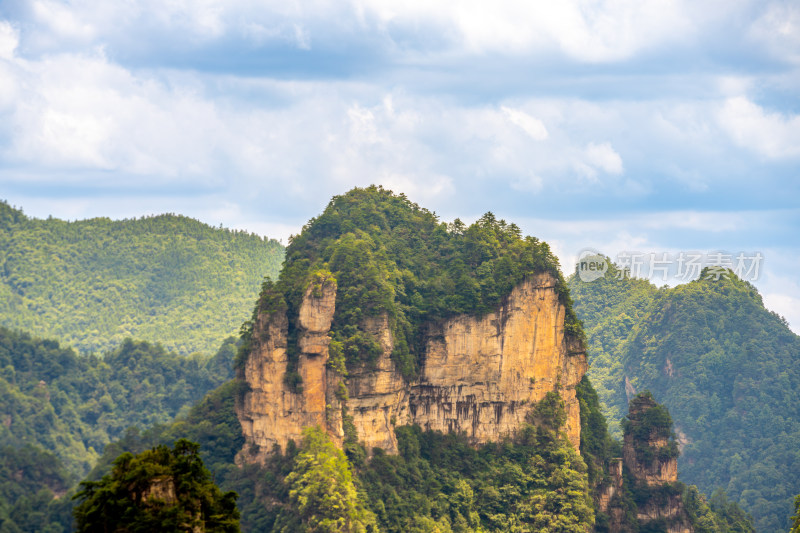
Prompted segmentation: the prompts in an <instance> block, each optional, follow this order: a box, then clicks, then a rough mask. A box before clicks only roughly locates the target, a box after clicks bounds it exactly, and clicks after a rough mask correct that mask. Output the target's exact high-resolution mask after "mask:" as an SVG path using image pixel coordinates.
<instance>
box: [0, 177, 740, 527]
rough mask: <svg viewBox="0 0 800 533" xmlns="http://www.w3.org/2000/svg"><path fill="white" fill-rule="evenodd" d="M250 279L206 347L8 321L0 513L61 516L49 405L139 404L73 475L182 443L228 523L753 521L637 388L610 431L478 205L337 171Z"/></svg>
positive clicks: (563, 315)
mask: <svg viewBox="0 0 800 533" xmlns="http://www.w3.org/2000/svg"><path fill="white" fill-rule="evenodd" d="M256 296H257V301H256V306H255V309H254V310H253V313H252V315H251V319H250V320H249V321H246V322H245V323H244V325H243V327H242V328H241V329H240V331H241V338H240V340H239V341H238V342H236V344H238V351H235V350H234V349H233V343H234V341H233V340H230V341H228V342H226V343H225V344H224V346H223V348H222V349H221V350H220V352H219V353H218V354H217V356H215V357H214V358H212V359H207V358H203V357H202V356H190V357H180V356H177V355H174V354H171V353H170V352H167V351H165V350H164V349H163V348H161V347H159V346H158V345H152V344H149V343H141V342H135V341H132V340H128V341H125V342H124V343H123V344H122V346H120V348H119V349H118V350H117V351H112V352H109V353H108V354H106V355H105V356H104V357H103V358H102V359H100V358H97V357H95V356H83V355H80V356H79V355H77V354H75V353H74V352H72V351H71V350H66V351H64V350H63V349H61V348H60V347H59V346H58V344H57V343H52V342H49V341H37V340H35V339H30V338H28V337H24V335H23V334H19V333H13V332H10V335H9V338H10V339H11V346H12V349H10V350H9V355H8V356H7V358H6V360H8V361H10V362H9V363H8V364H5V367H4V369H5V370H4V372H5V376H6V377H4V378H3V379H5V380H6V382H7V383H8V384H9V386H8V390H9V391H12V394H10V395H9V397H13V398H16V397H23V398H28V400H26V401H28V403H29V404H30V406H29V408H27V411H24V412H25V413H28V414H30V415H33V414H34V411H36V410H37V409H38V410H39V411H41V412H42V413H43V414H44V416H43V417H39V418H37V417H35V416H31V417H30V418H31V420H33V421H34V422H35V425H34V427H30V426H26V425H25V424H24V423H22V422H24V421H25V420H26V418H25V417H21V421H20V424H16V419H15V420H12V421H11V423H10V424H8V426H7V428H6V429H7V430H8V431H7V432H6V434H4V435H7V438H8V446H7V449H9V450H11V451H12V452H13V454H9V456H10V457H11V456H13V458H12V459H13V460H12V461H10V462H7V463H8V464H4V463H0V468H3V469H4V470H3V472H10V473H11V475H10V476H9V478H8V479H7V482H6V483H4V484H3V485H2V486H1V487H0V496H2V497H3V498H4V499H2V498H0V521H2V524H0V529H2V528H5V527H6V524H11V526H9V528H8V529H12V530H13V529H14V527H16V528H17V529H23V530H26V529H27V530H45V529H46V530H49V531H52V532H56V531H69V530H70V525H69V519H68V517H67V515H68V513H69V510H70V507H71V506H70V503H69V500H68V499H67V498H66V496H67V495H68V494H69V493H70V492H69V491H70V489H68V488H66V489H65V487H68V486H71V485H70V484H71V483H72V481H71V480H70V479H67V478H65V477H64V476H69V475H70V472H69V471H66V470H65V469H64V468H61V469H59V468H58V467H59V465H60V464H59V462H58V461H55V462H53V461H52V459H53V458H55V459H58V460H60V461H62V463H61V465H62V466H63V464H66V460H68V459H70V457H71V455H70V453H64V454H63V457H62V456H59V455H55V456H54V455H53V454H49V452H47V451H46V450H45V449H43V448H45V447H49V446H52V447H53V451H54V452H56V454H58V453H59V451H60V450H61V444H62V443H61V442H60V441H59V440H58V436H59V434H60V433H63V434H65V435H66V434H67V433H66V432H67V431H69V430H70V427H67V426H69V424H62V425H61V426H59V427H58V428H55V427H54V426H53V424H57V423H59V421H62V422H63V421H64V420H66V419H69V420H70V421H72V422H74V423H75V425H76V427H78V428H83V429H86V430H87V431H88V433H87V434H88V435H89V436H92V435H91V430H102V431H106V433H107V434H108V435H111V431H114V432H117V434H119V433H118V432H119V431H121V430H122V427H123V422H126V423H128V422H130V423H133V424H138V425H142V424H146V423H149V422H153V423H155V425H153V426H151V427H150V428H149V429H146V430H144V431H141V430H139V429H137V428H135V427H134V428H132V429H129V430H125V431H124V432H122V433H121V437H120V438H119V439H118V440H117V441H115V442H111V443H109V444H108V445H106V446H105V448H104V450H103V455H102V457H100V459H99V460H98V461H97V464H96V466H95V468H94V469H93V470H92V472H91V473H90V474H89V480H95V481H96V480H101V479H102V478H103V476H104V475H106V474H108V473H109V471H110V469H111V465H112V464H114V462H115V461H116V463H117V464H120V461H123V462H124V461H125V460H127V459H125V458H130V457H131V456H127V455H125V453H126V452H131V453H134V454H139V453H141V452H144V451H146V450H148V449H154V448H155V449H156V453H158V450H159V449H160V450H164V449H165V448H158V446H159V445H162V444H163V445H170V446H171V445H172V443H173V442H175V441H176V440H179V439H183V438H186V439H189V440H190V441H194V442H197V443H199V445H200V448H199V453H200V456H201V458H202V461H203V463H204V464H205V465H207V466H208V468H209V470H210V471H211V473H212V479H213V481H214V482H215V483H218V484H219V485H220V487H221V488H222V490H224V491H236V492H237V493H238V495H239V498H238V505H239V508H240V509H241V525H242V528H243V529H244V530H245V531H275V532H295V531H319V530H331V531H359V532H362V531H363V532H365V533H366V532H370V531H372V532H376V531H388V532H398V533H399V532H433V531H441V532H478V531H492V532H498V533H499V532H506V531H519V532H529V531H559V532H575V533H579V532H581V533H583V532H587V531H590V530H592V529H594V530H596V531H598V532H608V531H620V532H629V533H635V532H639V531H642V532H643V531H670V532H675V533H678V532H680V533H691V532H696V533H711V532H712V531H714V532H718V533H727V532H729V531H730V532H732V531H737V532H742V533H750V532H751V531H752V528H751V527H750V526H749V521H748V518H747V516H746V515H744V514H743V513H742V512H741V511H740V510H739V509H738V507H736V505H735V504H732V503H731V502H729V501H727V499H726V498H725V495H724V494H721V493H720V494H716V495H715V498H711V499H706V498H705V497H704V496H703V495H702V494H700V493H699V492H698V491H697V489H696V488H693V487H686V486H684V485H683V484H682V483H680V482H679V481H677V469H676V467H675V465H676V454H677V452H678V447H677V441H676V439H675V434H674V433H673V431H672V422H671V419H670V418H669V415H668V413H667V411H666V409H664V408H663V407H661V406H659V405H658V404H656V403H655V401H654V400H653V399H652V396H649V395H645V396H642V395H639V396H637V397H636V398H644V399H643V400H637V399H636V398H635V399H634V402H633V403H632V404H631V406H632V407H631V411H630V413H629V417H628V419H627V420H628V421H629V422H630V423H629V424H627V425H626V429H625V442H624V443H622V442H619V441H615V440H613V439H612V438H611V436H610V435H609V433H608V430H607V424H606V421H605V418H604V417H603V415H602V413H601V410H600V402H599V399H598V396H597V394H596V392H595V391H594V389H593V388H592V385H591V383H590V382H589V380H588V378H587V377H586V376H585V375H584V372H585V370H586V356H585V353H584V352H585V350H584V346H585V343H584V336H583V332H582V329H581V324H580V322H579V321H578V320H577V317H576V315H575V313H574V311H573V309H572V303H571V300H570V296H569V292H568V288H567V285H566V283H565V281H564V280H563V278H562V276H561V273H560V271H559V268H558V263H557V261H556V259H555V257H554V256H553V255H552V253H551V252H550V250H549V248H548V246H547V245H546V244H545V243H543V242H541V241H539V240H537V239H535V238H533V237H523V236H522V235H521V232H520V231H519V229H518V228H517V227H516V226H515V225H513V224H508V223H506V222H505V221H503V220H497V219H496V218H495V217H494V216H493V215H492V214H491V213H487V214H486V215H484V216H483V217H481V218H480V219H479V220H477V221H476V222H475V223H474V224H472V225H470V226H466V225H464V224H462V223H461V222H460V221H458V220H456V221H454V222H453V223H451V224H445V223H443V222H440V221H439V220H438V218H437V217H436V215H434V214H433V213H431V212H429V211H427V210H425V209H423V208H421V207H419V206H417V205H416V204H413V203H412V202H410V201H408V199H407V198H405V197H404V196H403V195H395V194H393V193H391V192H390V191H387V190H384V189H382V188H379V187H368V188H365V189H354V190H352V191H350V192H348V193H347V194H344V195H342V196H337V197H334V198H333V200H332V201H331V202H330V204H329V205H328V207H327V208H326V209H325V211H324V212H323V213H322V214H321V215H320V216H319V217H316V218H314V219H312V220H311V221H310V222H309V223H308V224H307V225H306V226H305V227H304V228H303V231H302V232H301V233H300V235H298V236H296V237H294V238H293V239H292V241H291V243H290V246H289V248H288V250H287V254H286V261H285V262H284V265H283V268H282V270H281V273H280V275H279V277H278V278H277V279H275V280H271V279H267V280H265V281H264V282H263V283H262V286H261V291H260V293H259V294H258V295H256V294H253V297H254V299H255V297H256ZM28 352H30V353H28ZM234 352H236V353H235V355H234ZM15 354H16V355H15ZM234 367H235V369H236V378H235V379H232V380H230V381H227V382H225V383H222V384H221V385H219V386H218V387H217V388H216V389H214V390H213V391H211V392H209V393H208V394H206V395H205V396H204V397H203V398H202V399H201V400H200V401H196V403H194V405H192V406H191V407H189V402H192V401H193V400H194V399H195V398H198V397H199V396H198V394H202V392H201V390H202V389H204V388H207V387H211V386H214V385H215V384H217V383H221V380H222V379H225V377H227V376H229V375H230V372H231V370H232V369H233V368H234ZM17 369H20V371H19V372H18V370H17ZM82 374H83V375H86V376H87V377H86V378H84V379H80V378H76V376H80V375H82ZM42 383H43V384H44V385H42ZM84 383H85V385H86V387H85V388H81V385H82V384H84ZM14 387H16V388H17V389H18V393H16V392H14V391H16V389H14ZM166 387H170V388H169V389H167V390H165V388H166ZM37 401H38V402H39V403H38V404H35V405H34V403H35V402H37ZM637 401H638V403H637ZM22 403H24V402H22ZM11 408H14V405H12V406H11ZM176 412H177V416H176V417H175V418H174V419H173V420H172V421H171V422H170V421H169V419H170V418H171V417H172V416H173V415H175V414H176ZM82 417H83V418H82ZM86 417H88V418H86ZM112 422H113V423H112ZM48 424H50V425H48ZM18 426H19V427H18ZM26 428H28V429H27V430H26V431H23V432H22V435H23V437H24V438H18V434H17V433H15V432H14V431H16V430H17V429H19V430H25V429H26ZM40 428H42V429H44V430H45V431H43V432H42V438H44V437H45V436H49V438H50V440H49V441H47V443H45V444H42V443H39V441H38V440H37V439H39V438H40V435H39V434H38V433H37V430H39V429H40ZM71 439H72V440H71V442H73V443H74V446H73V447H72V448H70V447H69V446H68V447H67V449H68V450H75V449H77V450H78V451H79V450H80V446H81V445H83V446H84V447H86V441H85V435H84V434H83V433H81V431H76V432H75V434H73V435H72V436H71ZM31 441H32V442H33V443H32V444H29V442H31ZM87 449H88V448H87ZM193 449H194V448H193ZM37 454H38V455H37ZM145 456H147V454H145ZM120 457H121V458H122V459H120ZM37 460H41V461H42V468H40V469H38V470H37V469H36V468H32V463H33V462H34V461H37ZM48 465H49V466H48ZM79 466H80V465H79ZM51 467H52V468H51ZM28 472H29V473H30V476H31V479H27V478H26V473H28ZM107 479H110V478H107ZM148 479H151V478H148ZM159 483H160V481H159ZM23 486H25V487H31V488H33V487H39V490H38V492H37V493H36V496H35V497H31V496H30V495H23V493H22V489H21V487H23ZM84 486H98V485H96V484H91V483H90V484H89V485H84ZM126 494H132V493H126ZM123 496H124V494H123ZM126 497H127V496H126ZM37 498H38V499H37ZM123 507H125V505H124V502H123ZM84 511H85V509H84ZM81 512H83V511H79V514H80V513H81ZM12 526H13V527H12Z"/></svg>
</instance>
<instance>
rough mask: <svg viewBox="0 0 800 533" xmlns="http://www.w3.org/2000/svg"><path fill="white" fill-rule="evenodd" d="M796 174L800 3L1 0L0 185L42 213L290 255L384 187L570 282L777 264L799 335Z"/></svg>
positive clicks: (773, 279) (775, 302) (776, 299)
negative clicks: (534, 240)
mask: <svg viewBox="0 0 800 533" xmlns="http://www.w3.org/2000/svg"><path fill="white" fill-rule="evenodd" d="M799 171H800V3H798V2H796V1H788V2H781V1H765V0H759V1H747V0H742V1H739V0H725V1H721V0H703V1H699V2H698V1H697V0H685V1H684V0H652V1H648V0H607V1H603V0H562V1H559V2H552V1H538V0H527V1H503V0H495V1H493V2H486V1H480V2H479V1H476V0H464V1H458V2H452V1H432V0H425V1H422V0H406V1H403V2H385V1H381V0H354V1H347V0H339V1H337V2H325V1H317V0H307V1H304V2H293V1H291V0H281V1H271V0H266V1H265V0H258V1H256V0H191V1H190V0H166V1H165V0H160V1H158V2H156V1H154V0H127V1H125V2H122V1H111V2H109V1H107V0H106V1H100V0H72V1H54V0H0V199H4V200H6V201H8V202H9V203H10V204H12V205H14V206H17V207H21V208H22V209H23V210H24V211H25V213H26V214H28V215H30V216H36V217H47V216H51V215H52V216H54V217H57V218H62V219H68V220H75V219H83V218H89V217H95V216H106V217H111V218H130V217H138V216H143V215H148V214H158V213H165V212H171V213H180V214H184V215H187V216H191V217H194V218H197V219H200V220H202V221H204V222H207V223H209V224H212V225H215V226H218V225H220V224H222V225H223V226H225V227H229V228H237V229H245V230H248V231H252V232H255V233H259V234H262V235H266V236H269V237H274V238H277V239H280V240H282V242H284V243H286V242H287V240H288V237H289V235H291V234H296V233H298V232H299V231H300V229H301V228H302V226H303V224H304V223H305V222H306V221H307V220H308V219H310V218H311V217H313V216H315V215H317V214H318V213H319V212H321V211H322V209H324V207H325V205H326V204H327V203H328V202H329V200H330V198H331V197H332V196H333V195H336V194H342V193H344V192H346V191H347V190H349V189H351V188H352V187H355V186H366V185H369V184H380V185H383V186H384V187H386V188H389V189H391V190H393V191H395V192H398V193H399V192H404V193H405V194H406V195H407V196H408V197H409V198H410V199H412V200H413V201H415V202H417V203H419V204H420V205H422V206H423V207H426V208H428V209H430V210H432V211H435V212H436V213H437V214H438V215H439V216H440V217H441V219H442V220H444V221H450V220H453V219H454V218H456V217H459V218H461V219H462V220H464V221H472V220H475V219H476V218H478V217H479V216H480V215H481V214H483V213H485V212H487V211H492V212H493V213H495V215H496V216H497V217H498V218H504V219H506V220H507V221H509V222H515V223H517V224H518V225H519V226H520V227H521V228H522V230H523V232H524V233H526V234H529V235H534V236H536V237H539V238H541V239H543V240H545V241H547V242H548V243H550V245H551V246H552V248H553V250H554V251H555V252H556V254H557V255H558V256H559V258H560V259H561V263H562V267H564V270H565V271H566V272H567V273H568V272H570V271H572V268H573V266H572V265H573V264H574V261H575V259H576V258H577V257H578V256H579V254H581V252H582V251H583V250H585V249H593V250H597V251H600V252H602V253H604V254H607V255H609V256H610V257H612V259H614V258H617V257H620V254H621V256H622V257H628V256H630V255H631V254H633V255H636V254H642V255H643V256H645V257H649V255H647V254H656V257H660V258H662V259H663V258H667V259H669V260H671V261H673V263H674V261H675V259H676V258H677V257H679V256H680V254H681V252H684V253H687V254H688V253H696V254H702V255H703V257H708V256H711V255H712V254H714V253H720V252H722V253H724V255H725V256H730V257H732V258H734V260H735V257H737V256H739V255H743V256H744V257H746V258H754V257H756V256H757V255H758V254H760V255H759V256H760V257H761V258H763V260H759V261H758V267H759V271H758V273H757V275H755V273H753V274H751V277H752V279H751V280H750V281H752V283H753V284H754V285H755V286H756V287H757V288H758V289H759V291H760V292H761V293H762V295H763V296H764V300H765V302H766V305H767V307H768V308H770V309H771V310H773V311H775V312H777V313H779V314H781V315H782V316H784V317H785V318H786V319H787V320H788V322H789V323H790V325H791V326H792V328H793V329H794V330H795V331H796V332H798V331H800V273H799V272H798V270H799V269H800V237H798V230H800V172H799ZM626 253H627V254H628V255H627V256H626ZM664 254H667V255H666V256H665V255H664ZM674 266H675V265H674V264H673V267H674ZM673 274H674V272H672V271H671V274H670V276H668V279H664V278H663V277H662V278H661V280H658V281H657V283H658V284H663V283H667V284H672V285H674V284H675V283H678V282H680V280H679V279H677V277H676V276H675V275H673Z"/></svg>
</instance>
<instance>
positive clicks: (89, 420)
mask: <svg viewBox="0 0 800 533" xmlns="http://www.w3.org/2000/svg"><path fill="white" fill-rule="evenodd" d="M235 353H236V345H235V340H234V339H233V338H229V339H228V340H227V341H225V342H224V343H223V344H222V346H221V348H220V349H219V351H218V352H217V353H216V355H214V356H213V357H212V356H203V355H199V354H195V355H191V356H181V355H178V354H176V353H171V352H167V351H166V350H165V349H164V348H163V347H161V346H160V345H153V344H149V343H146V342H134V341H131V340H130V339H127V340H125V341H123V343H122V345H120V346H119V347H118V348H117V349H116V350H113V351H111V352H108V353H107V354H105V356H104V357H102V358H100V357H96V356H93V355H92V356H84V355H78V354H76V353H75V352H74V351H73V350H72V349H68V348H62V347H60V346H59V344H58V343H57V342H55V341H50V340H40V339H35V338H32V337H30V336H29V335H27V334H22V333H16V332H12V331H9V330H7V329H5V328H2V327H0V416H2V419H0V457H1V458H2V460H0V531H18V529H14V528H15V527H18V528H20V529H21V530H23V531H42V530H43V529H42V526H43V524H45V523H50V522H54V521H60V522H59V523H62V524H67V525H68V524H69V523H70V519H69V507H70V505H69V502H68V501H66V502H64V501H61V502H56V503H57V504H54V505H49V506H48V504H49V503H50V502H51V500H52V499H53V496H54V495H56V496H62V495H64V494H65V493H66V492H67V490H68V489H69V488H70V487H72V486H73V485H74V484H75V483H76V482H77V481H78V480H80V479H81V478H82V477H83V476H84V475H86V473H87V472H88V471H89V469H90V468H92V467H93V466H94V465H95V463H96V461H97V459H98V457H99V454H100V453H102V451H103V449H104V448H105V446H106V444H108V443H109V442H111V441H113V440H115V439H118V438H120V437H121V436H123V435H124V434H125V431H126V430H127V429H128V428H129V427H131V426H138V427H140V428H142V429H144V428H147V427H150V426H153V425H154V424H164V423H167V422H170V421H171V420H172V419H173V418H174V417H175V416H176V415H177V414H178V413H180V412H182V410H183V411H186V410H188V409H189V407H190V406H191V405H193V404H194V403H196V402H198V401H199V400H200V399H201V398H203V396H204V395H205V394H206V393H207V392H208V391H209V390H211V389H214V388H215V387H217V386H218V385H220V384H221V383H223V382H225V381H226V380H228V379H230V378H231V375H232V365H233V358H234V355H235ZM232 442H235V439H234V440H232ZM64 509H66V513H64ZM65 516H66V517H65ZM12 526H13V527H12Z"/></svg>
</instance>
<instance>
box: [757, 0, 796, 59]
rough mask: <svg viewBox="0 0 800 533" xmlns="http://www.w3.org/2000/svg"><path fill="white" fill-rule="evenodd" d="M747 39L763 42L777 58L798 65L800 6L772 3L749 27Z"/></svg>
mask: <svg viewBox="0 0 800 533" xmlns="http://www.w3.org/2000/svg"><path fill="white" fill-rule="evenodd" d="M749 37H750V38H751V39H753V40H755V41H756V42H759V41H760V42H763V43H764V44H765V45H766V46H767V48H768V49H769V51H770V52H772V54H773V55H775V56H776V57H778V58H781V59H785V60H788V61H792V62H794V63H800V6H798V5H797V4H796V3H792V2H784V3H774V4H769V5H767V6H766V7H765V9H764V13H763V14H762V15H761V16H760V17H759V18H758V19H757V20H756V21H755V22H754V23H753V25H752V26H751V27H750V31H749Z"/></svg>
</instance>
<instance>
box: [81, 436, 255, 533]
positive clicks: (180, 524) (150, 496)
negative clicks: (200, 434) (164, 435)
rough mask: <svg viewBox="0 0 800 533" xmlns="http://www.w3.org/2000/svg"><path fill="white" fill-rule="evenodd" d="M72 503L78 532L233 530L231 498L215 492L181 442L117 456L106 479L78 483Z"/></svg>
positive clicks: (235, 518) (193, 449) (191, 449)
mask: <svg viewBox="0 0 800 533" xmlns="http://www.w3.org/2000/svg"><path fill="white" fill-rule="evenodd" d="M74 498H75V499H78V500H80V501H81V503H80V504H79V505H78V506H77V507H76V508H75V510H74V515H75V521H76V523H77V529H78V531H79V532H85V533H90V532H98V533H99V532H103V533H106V532H120V533H122V532H150V531H191V532H196V531H207V532H219V533H236V532H238V531H239V511H238V510H237V509H236V493H235V492H227V493H225V494H223V493H222V492H221V491H220V490H219V488H218V487H217V486H216V485H215V484H214V483H213V482H212V481H211V480H210V475H209V473H208V470H206V468H205V467H204V466H203V461H202V459H200V455H199V446H198V445H197V444H195V443H193V442H190V441H188V440H185V439H181V440H179V441H177V442H176V443H175V446H174V448H173V449H169V448H168V447H167V446H164V445H160V446H157V447H155V448H153V449H151V450H148V451H145V452H143V453H141V454H139V455H132V454H130V453H124V454H122V455H121V456H120V457H119V458H117V460H116V461H114V468H113V470H112V472H111V474H109V475H106V476H104V477H103V479H101V480H100V481H84V482H82V483H81V491H80V492H78V493H77V494H76V495H75V496H74Z"/></svg>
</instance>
